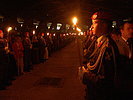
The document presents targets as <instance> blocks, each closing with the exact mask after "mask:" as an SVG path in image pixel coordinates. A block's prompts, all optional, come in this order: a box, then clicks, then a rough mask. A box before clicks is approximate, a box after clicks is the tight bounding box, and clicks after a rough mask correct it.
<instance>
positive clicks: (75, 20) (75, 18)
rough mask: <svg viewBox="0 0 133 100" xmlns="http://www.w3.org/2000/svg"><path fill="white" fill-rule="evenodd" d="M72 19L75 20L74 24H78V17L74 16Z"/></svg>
mask: <svg viewBox="0 0 133 100" xmlns="http://www.w3.org/2000/svg"><path fill="white" fill-rule="evenodd" d="M72 21H73V24H74V25H76V24H77V21H78V19H77V18H76V17H74V18H73V20H72Z"/></svg>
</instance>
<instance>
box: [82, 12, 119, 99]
mask: <svg viewBox="0 0 133 100" xmlns="http://www.w3.org/2000/svg"><path fill="white" fill-rule="evenodd" d="M91 19H92V31H93V34H95V35H96V37H97V40H96V42H95V49H94V51H93V53H92V54H91V55H90V56H89V57H88V59H89V61H88V64H87V69H86V70H87V72H86V73H85V74H84V76H85V77H86V85H87V89H88V98H87V100H113V98H112V97H113V91H114V90H113V89H114V78H115V68H116V66H117V62H118V61H116V60H117V57H118V54H119V53H118V48H117V46H116V44H115V42H114V41H113V39H112V38H111V37H110V33H111V31H112V17H111V14H109V13H108V12H104V11H99V12H96V13H94V14H93V15H92V17H91ZM93 76H94V77H93Z"/></svg>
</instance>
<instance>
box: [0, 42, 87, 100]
mask: <svg viewBox="0 0 133 100" xmlns="http://www.w3.org/2000/svg"><path fill="white" fill-rule="evenodd" d="M78 47H80V46H79V45H77V42H76V41H74V42H72V43H71V44H69V45H68V46H66V47H64V48H63V49H61V50H59V51H57V52H55V53H54V54H52V56H51V57H50V58H49V59H48V60H47V61H46V62H45V63H41V64H38V65H34V69H33V70H31V72H26V73H25V74H24V75H22V76H19V77H17V78H16V80H14V81H13V82H12V85H11V86H8V87H7V89H6V90H0V100H84V96H85V90H84V88H85V86H84V85H83V84H82V83H81V82H80V80H79V79H78V66H80V60H81V59H80V57H79V56H80V53H79V51H80V50H79V48H78Z"/></svg>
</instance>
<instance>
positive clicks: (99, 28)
mask: <svg viewBox="0 0 133 100" xmlns="http://www.w3.org/2000/svg"><path fill="white" fill-rule="evenodd" d="M103 29H104V27H103V23H102V21H101V20H92V31H93V34H94V35H96V36H100V35H101V33H102V32H103Z"/></svg>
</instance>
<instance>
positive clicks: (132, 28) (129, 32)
mask: <svg viewBox="0 0 133 100" xmlns="http://www.w3.org/2000/svg"><path fill="white" fill-rule="evenodd" d="M121 33H122V36H123V37H124V38H125V39H128V38H133V24H130V23H125V24H124V26H123V29H121Z"/></svg>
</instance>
